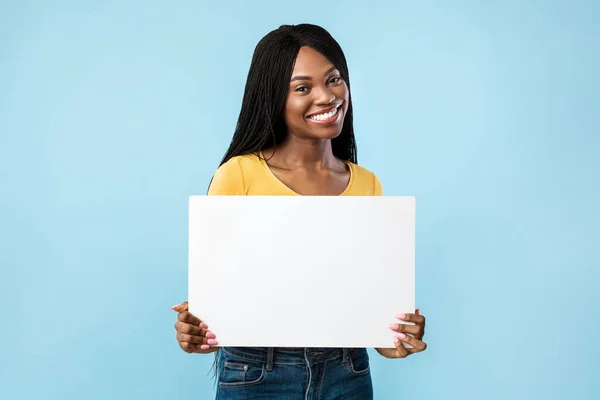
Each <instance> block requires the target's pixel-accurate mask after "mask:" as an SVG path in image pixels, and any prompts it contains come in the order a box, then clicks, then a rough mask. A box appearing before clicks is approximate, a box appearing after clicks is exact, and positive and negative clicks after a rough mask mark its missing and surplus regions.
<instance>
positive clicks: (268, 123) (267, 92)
mask: <svg viewBox="0 0 600 400" xmlns="http://www.w3.org/2000/svg"><path fill="white" fill-rule="evenodd" d="M302 46H308V47H311V48H313V49H315V50H316V51H318V52H319V53H321V54H323V55H324V56H325V57H326V58H327V59H328V60H329V61H330V62H331V63H332V64H333V65H334V66H335V67H336V68H337V69H338V70H339V71H340V74H341V76H342V78H343V79H344V81H345V82H346V85H347V86H348V90H349V91H350V79H349V76H348V66H347V64H346V57H345V56H344V52H343V51H342V48H341V47H340V45H339V44H338V42H336V41H335V39H334V38H333V37H332V36H331V35H330V34H329V32H327V31H326V30H325V29H323V28H322V27H320V26H317V25H312V24H300V25H282V26H280V27H279V28H278V29H275V30H273V31H271V32H269V33H268V34H267V35H266V36H265V37H263V38H262V39H261V40H260V42H259V43H258V44H257V46H256V48H255V50H254V55H253V56H252V63H251V65H250V71H249V72H248V79H247V81H246V88H245V90H244V97H243V100H242V108H241V111H240V115H239V117H238V121H237V125H236V128H235V132H234V134H233V138H232V140H231V144H230V145H229V148H228V149H227V152H226V153H225V156H224V157H223V159H222V160H221V164H220V165H223V164H224V163H226V162H227V161H229V160H230V159H231V158H233V157H235V156H239V155H246V154H252V153H254V154H257V153H258V152H259V151H262V150H264V149H266V148H269V147H273V146H276V145H278V144H279V143H281V142H282V141H283V140H284V139H285V137H286V135H287V127H286V126H285V122H284V119H283V112H284V109H285V103H286V99H287V94H288V90H289V89H288V88H289V84H290V79H291V77H292V72H293V70H294V63H295V61H296V57H297V56H298V52H299V51H300V47H302ZM349 96H350V94H349ZM331 144H332V150H333V155H334V156H336V157H337V158H339V159H342V160H346V161H350V162H352V163H355V164H356V163H357V155H356V141H355V138H354V124H353V121H352V97H351V96H350V97H349V101H348V111H347V112H346V116H345V118H344V125H343V127H342V131H341V133H340V134H339V135H338V136H337V137H336V138H334V139H333V140H332V143H331Z"/></svg>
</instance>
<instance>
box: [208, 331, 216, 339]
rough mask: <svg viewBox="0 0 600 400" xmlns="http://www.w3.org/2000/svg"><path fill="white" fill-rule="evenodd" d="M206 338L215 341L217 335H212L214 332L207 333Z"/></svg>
mask: <svg viewBox="0 0 600 400" xmlns="http://www.w3.org/2000/svg"><path fill="white" fill-rule="evenodd" d="M206 337H207V338H209V339H214V338H216V337H217V335H215V334H214V333H212V332H206Z"/></svg>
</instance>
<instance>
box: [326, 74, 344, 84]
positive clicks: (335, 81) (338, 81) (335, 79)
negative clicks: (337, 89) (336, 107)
mask: <svg viewBox="0 0 600 400" xmlns="http://www.w3.org/2000/svg"><path fill="white" fill-rule="evenodd" d="M341 81H342V78H341V77H339V76H334V77H333V78H331V79H330V80H329V83H333V84H335V83H340V82H341Z"/></svg>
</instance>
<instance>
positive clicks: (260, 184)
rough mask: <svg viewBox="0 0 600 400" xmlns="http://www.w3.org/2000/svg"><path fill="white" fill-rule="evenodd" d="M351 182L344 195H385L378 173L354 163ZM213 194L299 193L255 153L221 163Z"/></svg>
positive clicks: (273, 194)
mask: <svg viewBox="0 0 600 400" xmlns="http://www.w3.org/2000/svg"><path fill="white" fill-rule="evenodd" d="M346 164H347V165H348V166H349V168H350V181H349V182H348V186H347V187H346V189H345V190H344V191H343V192H342V193H341V194H340V195H341V196H382V195H383V189H382V187H381V182H380V181H379V179H378V178H377V176H375V174H374V173H373V172H371V171H369V170H367V169H365V168H363V167H360V166H358V165H356V164H354V163H351V162H346ZM208 194H209V195H213V196H215V195H216V196H219V195H238V196H252V195H254V196H298V195H299V194H298V193H296V192H294V191H293V190H292V189H290V188H289V187H288V186H286V185H285V184H284V183H283V182H282V181H281V180H279V178H277V177H276V176H275V174H274V173H273V171H271V168H270V167H269V165H268V164H267V163H266V161H265V160H264V159H263V158H262V157H258V156H257V155H255V154H249V155H243V156H236V157H233V158H231V159H230V160H229V161H227V162H226V163H225V164H223V165H221V166H220V167H219V168H218V169H217V171H216V172H215V175H214V177H213V180H212V182H211V184H210V188H209V190H208Z"/></svg>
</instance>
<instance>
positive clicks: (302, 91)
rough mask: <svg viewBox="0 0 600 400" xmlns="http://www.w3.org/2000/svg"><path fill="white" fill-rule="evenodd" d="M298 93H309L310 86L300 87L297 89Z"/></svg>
mask: <svg viewBox="0 0 600 400" xmlns="http://www.w3.org/2000/svg"><path fill="white" fill-rule="evenodd" d="M295 91H296V92H301V93H306V92H307V91H308V86H298V87H297V88H296V89H295Z"/></svg>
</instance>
